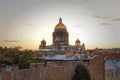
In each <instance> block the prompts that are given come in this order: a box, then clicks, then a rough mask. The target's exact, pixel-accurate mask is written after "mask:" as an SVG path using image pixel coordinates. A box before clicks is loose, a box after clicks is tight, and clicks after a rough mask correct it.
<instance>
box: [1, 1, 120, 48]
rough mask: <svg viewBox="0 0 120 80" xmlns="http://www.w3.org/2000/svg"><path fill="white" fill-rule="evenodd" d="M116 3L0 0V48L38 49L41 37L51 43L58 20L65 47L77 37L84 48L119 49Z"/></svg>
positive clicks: (118, 21)
mask: <svg viewBox="0 0 120 80" xmlns="http://www.w3.org/2000/svg"><path fill="white" fill-rule="evenodd" d="M119 3H120V1H118V0H114V1H113V0H69V1H68V0H61V1H57V0H51V1H49V0H46V1H43V0H35V1H33V0H26V1H23V0H21V1H17V0H11V1H9V0H1V1H0V11H1V14H0V17H1V19H0V46H3V47H4V46H7V47H14V46H22V47H23V48H24V49H26V48H28V49H38V47H39V45H40V42H41V40H42V39H43V38H44V39H45V40H46V41H47V45H51V44H52V32H53V31H54V28H55V26H56V24H57V23H58V20H59V18H60V17H61V18H62V20H63V23H64V24H65V25H66V27H67V30H68V33H69V44H71V45H74V44H75V40H76V39H77V38H79V39H80V41H81V43H85V46H86V48H87V49H92V48H96V47H99V48H120V32H119V30H120V15H119V14H120V11H119V9H118V8H119V7H120V5H119Z"/></svg>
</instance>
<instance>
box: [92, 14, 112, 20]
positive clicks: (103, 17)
mask: <svg viewBox="0 0 120 80" xmlns="http://www.w3.org/2000/svg"><path fill="white" fill-rule="evenodd" d="M92 17H95V18H99V19H110V18H112V17H109V16H98V15H92Z"/></svg>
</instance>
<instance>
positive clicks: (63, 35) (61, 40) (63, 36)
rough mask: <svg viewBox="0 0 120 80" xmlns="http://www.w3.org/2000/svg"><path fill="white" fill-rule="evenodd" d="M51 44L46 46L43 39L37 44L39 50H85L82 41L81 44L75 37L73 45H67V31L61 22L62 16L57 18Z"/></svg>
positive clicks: (57, 51)
mask: <svg viewBox="0 0 120 80" xmlns="http://www.w3.org/2000/svg"><path fill="white" fill-rule="evenodd" d="M52 37H53V41H52V45H50V46H47V45H46V43H47V42H46V41H45V40H44V39H43V40H42V41H41V44H40V46H39V50H40V51H45V50H46V51H47V50H51V51H55V52H56V53H58V54H65V53H66V52H69V51H72V52H78V53H80V52H81V51H84V50H85V45H84V43H83V44H82V45H81V41H80V40H79V39H77V40H76V41H75V45H69V33H68V31H67V27H66V26H65V25H64V24H63V22H62V18H60V19H59V23H58V24H57V25H56V26H55V28H54V31H53V34H52Z"/></svg>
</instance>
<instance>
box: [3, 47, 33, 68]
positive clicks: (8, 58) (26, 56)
mask: <svg viewBox="0 0 120 80" xmlns="http://www.w3.org/2000/svg"><path fill="white" fill-rule="evenodd" d="M5 53H6V54H5V58H4V59H3V61H2V62H3V63H4V64H7V65H12V64H17V65H19V68H20V69H23V68H29V64H30V62H31V61H32V60H33V59H32V51H31V50H24V51H20V50H17V49H10V50H7V51H6V52H5Z"/></svg>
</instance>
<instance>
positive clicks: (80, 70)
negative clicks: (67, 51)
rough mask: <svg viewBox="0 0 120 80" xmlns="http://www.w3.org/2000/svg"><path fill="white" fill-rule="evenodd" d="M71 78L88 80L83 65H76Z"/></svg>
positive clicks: (87, 74)
mask: <svg viewBox="0 0 120 80" xmlns="http://www.w3.org/2000/svg"><path fill="white" fill-rule="evenodd" d="M72 80H90V75H89V72H88V70H87V68H86V67H85V66H84V65H80V64H79V65H77V66H76V68H75V74H74V76H73V78H72Z"/></svg>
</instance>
